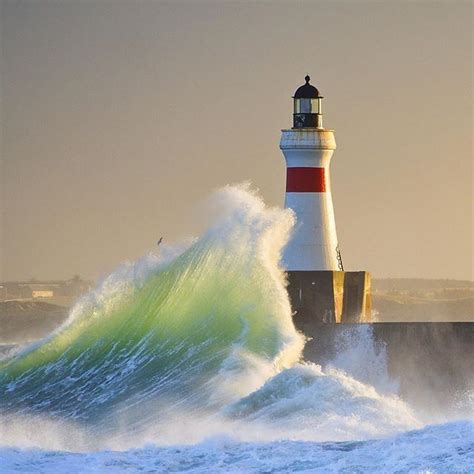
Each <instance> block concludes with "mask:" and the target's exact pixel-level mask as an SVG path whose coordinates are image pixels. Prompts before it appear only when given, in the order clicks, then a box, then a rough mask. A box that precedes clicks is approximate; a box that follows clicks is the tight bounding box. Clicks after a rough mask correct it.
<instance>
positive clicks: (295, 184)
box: [286, 168, 326, 193]
mask: <svg viewBox="0 0 474 474" xmlns="http://www.w3.org/2000/svg"><path fill="white" fill-rule="evenodd" d="M286 192H287V193H325V192H326V177H325V172H324V168H287V170H286Z"/></svg>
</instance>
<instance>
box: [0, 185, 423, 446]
mask: <svg viewBox="0 0 474 474" xmlns="http://www.w3.org/2000/svg"><path fill="white" fill-rule="evenodd" d="M212 202H213V203H214V204H213V206H214V207H215V208H216V209H217V211H218V212H217V214H218V217H217V218H216V221H215V223H214V224H213V225H211V227H210V228H209V230H208V231H207V232H206V233H205V234H204V235H203V236H202V237H201V238H199V239H195V240H193V241H190V242H189V243H187V244H186V245H184V246H182V247H181V248H165V249H164V250H163V252H162V255H160V256H159V257H157V256H154V255H149V256H147V257H145V258H143V259H141V260H139V261H138V262H135V263H128V264H124V265H123V266H122V267H121V268H119V269H118V270H117V271H116V272H115V273H113V274H112V275H110V276H109V277H107V278H106V279H105V280H104V281H103V282H102V283H101V284H100V285H99V286H98V288H97V289H96V290H94V291H92V292H91V293H90V294H88V295H86V296H85V297H83V298H82V300H81V301H79V303H78V304H77V305H76V307H75V308H73V310H72V312H71V315H70V318H69V320H68V321H67V323H66V324H65V325H64V326H62V327H61V328H60V329H59V330H58V331H56V332H55V333H54V334H52V335H51V336H50V337H48V338H47V339H45V340H42V341H40V342H38V343H36V344H33V345H31V346H28V347H25V348H23V349H22V350H20V351H19V352H18V353H16V354H14V355H13V356H9V357H8V358H6V359H3V360H0V430H1V431H0V433H1V434H2V437H1V439H2V440H5V441H2V444H6V445H14V446H18V445H21V446H39V447H47V448H51V449H73V450H90V449H98V448H106V447H113V448H119V449H122V448H123V449H126V448H128V447H130V446H137V445H140V444H143V443H146V442H157V443H161V444H172V443H176V442H198V441H200V440H202V439H204V438H206V437H208V436H212V435H214V434H218V433H227V434H229V435H232V436H233V437H235V438H237V439H241V440H252V439H259V440H265V439H267V440H271V439H288V438H291V439H307V440H309V439H312V440H314V439H317V440H327V439H331V440H349V439H355V438H357V439H360V438H361V437H363V438H366V437H376V436H381V435H386V434H390V433H395V432H397V431H400V430H404V429H408V428H413V427H417V426H419V423H418V421H417V420H416V417H415V416H414V415H413V413H412V412H411V410H410V409H409V408H408V407H407V406H406V405H405V404H404V403H403V402H402V401H401V400H399V399H398V398H397V397H395V396H390V395H380V394H379V393H378V392H377V391H376V390H375V389H374V388H373V387H371V386H369V385H366V384H363V383H361V382H357V381H356V380H354V379H353V378H351V377H350V376H349V375H347V374H345V373H344V372H342V371H338V370H337V369H328V370H325V371H322V370H321V368H320V367H318V366H316V365H314V364H304V363H299V360H300V358H301V353H302V349H303V346H304V338H303V336H302V335H301V334H299V333H298V332H297V331H296V329H295V327H294V326H293V323H292V318H291V309H290V304H289V301H288V296H287V293H286V290H285V277H284V273H283V271H282V269H281V268H280V266H279V262H280V256H281V250H282V248H283V247H284V245H285V244H286V242H287V239H288V237H289V235H290V232H291V229H292V226H293V220H294V218H293V215H292V213H291V211H289V210H283V209H279V208H267V207H265V205H264V203H263V202H262V200H261V199H260V198H259V197H258V196H256V195H255V194H254V193H252V192H251V191H249V189H248V187H246V186H241V187H226V188H224V189H222V190H220V191H218V192H217V193H216V194H215V196H214V198H213V201H212ZM26 427H28V429H27V428H26ZM37 429H40V430H41V435H37V436H36V435H35V434H34V432H35V430H37ZM25 433H26V434H25ZM64 433H68V435H67V436H64Z"/></svg>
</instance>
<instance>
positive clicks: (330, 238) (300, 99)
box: [280, 76, 344, 271]
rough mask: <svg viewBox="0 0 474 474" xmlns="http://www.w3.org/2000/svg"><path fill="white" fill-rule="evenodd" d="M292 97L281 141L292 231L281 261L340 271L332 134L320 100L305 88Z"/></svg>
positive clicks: (291, 266) (297, 267) (297, 266)
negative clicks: (290, 125) (290, 123)
mask: <svg viewBox="0 0 474 474" xmlns="http://www.w3.org/2000/svg"><path fill="white" fill-rule="evenodd" d="M305 81H306V83H305V84H304V85H302V86H301V87H298V89H297V90H296V92H295V94H294V96H293V128H291V129H288V130H283V131H282V135H281V141H280V149H281V150H282V152H283V154H284V156H285V160H286V195H285V207H288V208H290V209H292V210H293V211H294V213H295V215H296V222H297V223H296V228H295V232H294V235H293V238H292V239H291V241H290V243H289V244H288V246H287V247H286V250H285V254H284V257H283V261H284V264H285V266H286V268H287V270H289V271H292V270H313V271H316V270H319V271H322V270H333V271H336V270H343V269H344V268H343V265H342V258H341V254H340V252H339V244H338V241H337V233H336V222H335V219H334V208H333V203H332V195H331V180H330V172H329V165H330V162H331V158H332V155H333V153H334V150H335V149H336V140H335V138H334V131H333V130H330V129H325V128H324V127H323V113H322V101H323V97H322V96H321V94H320V93H319V91H318V89H317V88H316V87H314V86H313V85H311V84H310V83H309V81H310V77H309V76H306V77H305Z"/></svg>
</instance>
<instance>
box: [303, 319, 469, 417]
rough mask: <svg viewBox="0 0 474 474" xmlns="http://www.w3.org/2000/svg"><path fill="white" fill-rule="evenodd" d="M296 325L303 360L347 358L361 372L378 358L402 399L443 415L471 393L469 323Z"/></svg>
mask: <svg viewBox="0 0 474 474" xmlns="http://www.w3.org/2000/svg"><path fill="white" fill-rule="evenodd" d="M295 323H296V324H297V326H298V327H299V329H300V330H301V331H302V332H304V334H305V335H306V336H307V337H308V338H309V339H310V340H309V341H308V343H307V344H306V347H305V352H304V356H305V359H306V360H310V361H312V362H315V363H318V364H321V365H327V364H331V361H334V360H335V359H336V358H338V357H339V358H340V357H341V354H343V353H347V357H348V359H349V358H352V361H351V363H352V364H353V365H357V364H359V366H360V369H361V371H363V369H364V367H365V366H369V365H370V364H373V363H374V362H373V360H370V357H372V358H373V354H379V355H382V356H383V360H384V362H385V363H386V366H387V369H388V375H389V376H390V377H391V379H392V380H393V381H394V383H396V384H397V385H398V387H399V393H400V395H401V396H403V398H405V399H408V400H410V401H413V402H415V403H417V404H422V405H423V404H425V405H426V403H429V404H430V407H431V409H433V410H443V412H445V411H446V408H447V407H448V406H450V407H452V408H453V409H455V408H456V404H459V403H463V402H461V400H462V399H465V398H466V397H469V396H470V397H472V394H473V393H474V323H473V322H467V323H466V322H462V323H357V324H309V323H308V322H305V324H303V325H302V326H301V325H298V323H297V322H296V321H295ZM381 359H382V358H381ZM367 369H368V372H370V370H372V372H373V367H372V368H371V367H367Z"/></svg>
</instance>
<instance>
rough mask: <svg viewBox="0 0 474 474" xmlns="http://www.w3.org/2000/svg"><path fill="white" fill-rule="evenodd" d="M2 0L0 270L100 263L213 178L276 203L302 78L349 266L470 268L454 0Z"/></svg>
mask: <svg viewBox="0 0 474 474" xmlns="http://www.w3.org/2000/svg"><path fill="white" fill-rule="evenodd" d="M0 8H1V11H0V12H1V23H0V27H1V29H0V39H1V52H0V83H1V84H0V86H1V110H0V112H1V130H0V132H1V159H2V162H1V175H0V186H1V189H0V206H1V207H0V211H1V217H2V218H1V221H0V225H1V232H0V239H1V240H0V248H1V250H2V255H1V260H0V280H17V279H28V278H38V279H61V278H68V277H71V276H72V275H74V274H79V275H81V276H83V277H85V278H91V279H95V278H98V277H101V276H103V275H105V274H107V273H109V272H110V271H112V270H114V269H115V268H116V267H117V266H118V265H119V264H120V263H121V262H123V261H126V260H134V259H136V258H138V257H140V256H141V255H144V254H146V253H148V252H149V251H150V250H152V249H153V248H154V247H155V246H156V240H157V238H158V237H159V236H161V235H163V236H164V238H165V241H166V242H167V243H171V242H174V241H180V240H181V239H183V238H186V237H188V236H192V235H198V234H199V233H201V232H202V231H203V230H204V229H203V226H204V222H205V219H200V214H199V213H200V212H201V211H199V208H200V204H201V203H202V202H203V200H205V199H206V198H207V197H208V196H209V195H210V194H211V193H212V192H213V191H214V190H215V189H218V188H219V187H221V186H224V185H226V184H233V183H240V182H243V181H250V182H251V183H252V186H253V187H254V188H255V189H259V191H260V193H261V195H262V197H263V198H264V200H265V202H266V203H268V204H269V205H272V206H274V205H278V206H282V205H283V201H284V190H285V165H284V160H283V156H282V154H281V152H280V150H279V147H278V145H279V139H280V133H281V129H282V128H287V127H290V126H291V119H292V116H291V114H292V99H291V96H292V95H293V92H294V91H295V89H296V88H297V87H298V86H299V85H301V84H303V83H304V76H305V75H306V74H309V75H310V76H311V78H312V83H313V84H314V85H316V86H317V87H318V89H319V90H320V91H321V93H322V95H324V97H325V99H324V114H325V115H324V124H325V126H326V127H328V128H333V129H335V136H336V141H337V146H338V148H337V150H336V152H335V154H334V156H333V159H332V164H331V179H332V192H333V200H334V206H335V214H336V225H337V230H338V238H339V242H340V248H341V250H342V255H343V259H344V266H345V268H346V270H367V271H370V272H371V273H372V276H373V277H376V278H377V277H379V278H381V277H419V278H450V279H472V276H473V259H472V245H473V225H472V224H473V212H472V202H473V172H472V24H471V21H472V5H471V4H470V2H462V1H457V2H436V1H434V0H433V1H430V2H419V3H416V2H403V1H397V2H395V1H386V2H383V1H380V2H373V1H372V2H362V1H355V0H353V1H347V2H337V1H335V2H333V1H310V2H298V1H291V2H277V1H273V2H263V1H262V2H237V1H222V2H204V1H187V2H184V1H178V0H177V1H172V2H160V1H132V0H130V1H128V2H122V1H105V0H103V1H99V0H97V1H86V0H84V1H80V0H76V1H73V0H64V1H54V0H49V1H41V0H37V1H23V0H16V1H3V2H2V3H1V7H0Z"/></svg>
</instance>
